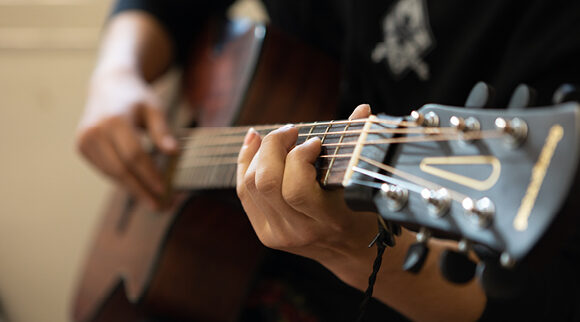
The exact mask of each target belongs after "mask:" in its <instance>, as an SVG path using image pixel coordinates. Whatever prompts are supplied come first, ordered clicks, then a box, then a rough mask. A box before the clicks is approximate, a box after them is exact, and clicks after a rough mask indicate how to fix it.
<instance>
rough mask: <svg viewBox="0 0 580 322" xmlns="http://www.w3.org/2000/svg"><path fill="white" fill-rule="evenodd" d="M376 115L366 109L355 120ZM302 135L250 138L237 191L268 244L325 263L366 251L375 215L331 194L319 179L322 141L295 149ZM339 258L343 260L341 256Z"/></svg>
mask: <svg viewBox="0 0 580 322" xmlns="http://www.w3.org/2000/svg"><path fill="white" fill-rule="evenodd" d="M369 114H370V107H369V106H368V105H360V106H359V107H357V108H356V109H355V111H354V112H353V114H352V115H351V119H355V118H364V117H367V116H368V115H369ZM297 137H298V131H297V129H296V128H294V127H292V126H285V127H282V128H280V129H277V130H275V131H273V132H271V133H269V134H268V135H266V136H265V137H264V138H263V139H262V138H260V136H259V134H258V133H257V132H255V131H252V130H250V131H249V132H248V134H247V135H246V138H245V142H244V145H243V147H242V149H241V151H240V154H239V158H238V170H237V171H238V172H237V178H238V179H237V180H238V181H237V192H238V196H239V197H240V200H241V201H242V204H243V206H244V209H245V210H246V213H247V215H248V217H249V219H250V222H251V223H252V226H253V227H254V229H255V231H256V233H257V235H258V237H259V238H260V240H261V241H262V243H264V245H266V246H268V247H271V248H275V249H280V250H284V251H288V252H292V253H295V254H299V255H302V256H306V257H309V258H313V259H316V260H318V261H321V262H325V261H332V260H335V259H337V258H339V257H340V255H339V254H344V253H345V251H346V252H348V253H350V252H358V251H362V252H366V251H368V250H367V249H366V245H367V244H368V241H369V240H370V239H372V237H373V235H374V234H375V233H376V218H375V216H374V215H373V214H369V213H365V214H361V213H355V212H353V211H352V210H350V209H349V208H348V207H347V206H346V203H345V202H344V200H343V197H342V192H341V191H326V190H324V189H322V187H321V186H320V185H319V183H318V182H317V180H316V169H315V167H314V162H315V161H316V159H317V157H318V155H319V154H320V151H321V141H320V139H319V138H312V139H310V140H308V141H306V142H305V143H303V144H301V145H298V146H294V145H295V143H296V140H297ZM337 255H338V256H337Z"/></svg>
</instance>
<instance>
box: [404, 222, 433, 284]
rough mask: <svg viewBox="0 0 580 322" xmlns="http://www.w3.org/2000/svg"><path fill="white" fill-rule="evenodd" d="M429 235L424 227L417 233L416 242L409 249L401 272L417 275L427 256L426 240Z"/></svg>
mask: <svg viewBox="0 0 580 322" xmlns="http://www.w3.org/2000/svg"><path fill="white" fill-rule="evenodd" d="M430 235H431V234H430V233H429V231H428V230H427V229H426V228H424V227H423V228H421V230H420V231H419V233H417V242H416V243H414V244H412V245H411V246H410V247H409V250H408V251H407V255H406V256H405V260H404V262H403V270H405V271H407V272H411V273H419V271H420V270H421V268H422V267H423V264H424V263H425V259H426V258H427V255H428V254H429V248H428V247H427V240H428V239H429V237H430Z"/></svg>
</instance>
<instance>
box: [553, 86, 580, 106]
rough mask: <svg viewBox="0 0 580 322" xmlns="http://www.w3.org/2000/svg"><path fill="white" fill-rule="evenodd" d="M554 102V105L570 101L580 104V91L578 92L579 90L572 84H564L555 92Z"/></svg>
mask: <svg viewBox="0 0 580 322" xmlns="http://www.w3.org/2000/svg"><path fill="white" fill-rule="evenodd" d="M552 101H553V102H554V104H560V103H564V102H570V101H575V102H580V91H578V88H577V87H576V86H574V85H572V84H562V85H560V87H558V89H557V90H556V91H555V92H554V96H553V97H552Z"/></svg>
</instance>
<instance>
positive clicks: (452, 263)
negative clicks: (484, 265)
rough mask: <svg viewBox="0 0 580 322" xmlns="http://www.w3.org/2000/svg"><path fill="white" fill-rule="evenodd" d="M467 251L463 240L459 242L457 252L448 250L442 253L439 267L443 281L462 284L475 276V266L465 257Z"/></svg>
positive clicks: (465, 242) (466, 245)
mask: <svg viewBox="0 0 580 322" xmlns="http://www.w3.org/2000/svg"><path fill="white" fill-rule="evenodd" d="M468 250H469V246H468V242H467V241H466V240H464V239H463V240H461V241H460V242H459V251H454V250H450V249H446V250H444V251H443V253H442V254H441V259H440V262H439V267H440V269H441V274H442V275H443V277H445V279H447V280H448V281H450V282H452V283H456V284H463V283H467V282H469V281H470V280H471V279H472V278H473V276H475V269H476V266H477V265H476V264H475V262H474V261H472V260H471V259H469V257H467V252H468Z"/></svg>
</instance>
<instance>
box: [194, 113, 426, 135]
mask: <svg viewBox="0 0 580 322" xmlns="http://www.w3.org/2000/svg"><path fill="white" fill-rule="evenodd" d="M366 122H372V123H374V124H388V125H398V126H403V127H421V128H424V127H422V126H419V125H417V123H415V122H410V121H395V120H385V119H379V118H374V119H369V118H363V119H356V120H344V121H326V122H312V123H297V124H290V125H292V126H293V127H296V128H305V127H318V126H325V125H331V124H332V125H344V124H357V123H358V124H361V125H362V124H364V123H366ZM283 126H284V124H274V125H255V126H237V127H198V128H193V129H186V130H188V131H190V132H220V133H224V134H236V133H239V134H245V133H246V132H247V131H248V130H249V129H250V128H251V127H252V128H254V129H255V130H256V131H263V130H275V129H278V128H280V127H283ZM185 139H187V137H185Z"/></svg>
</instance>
